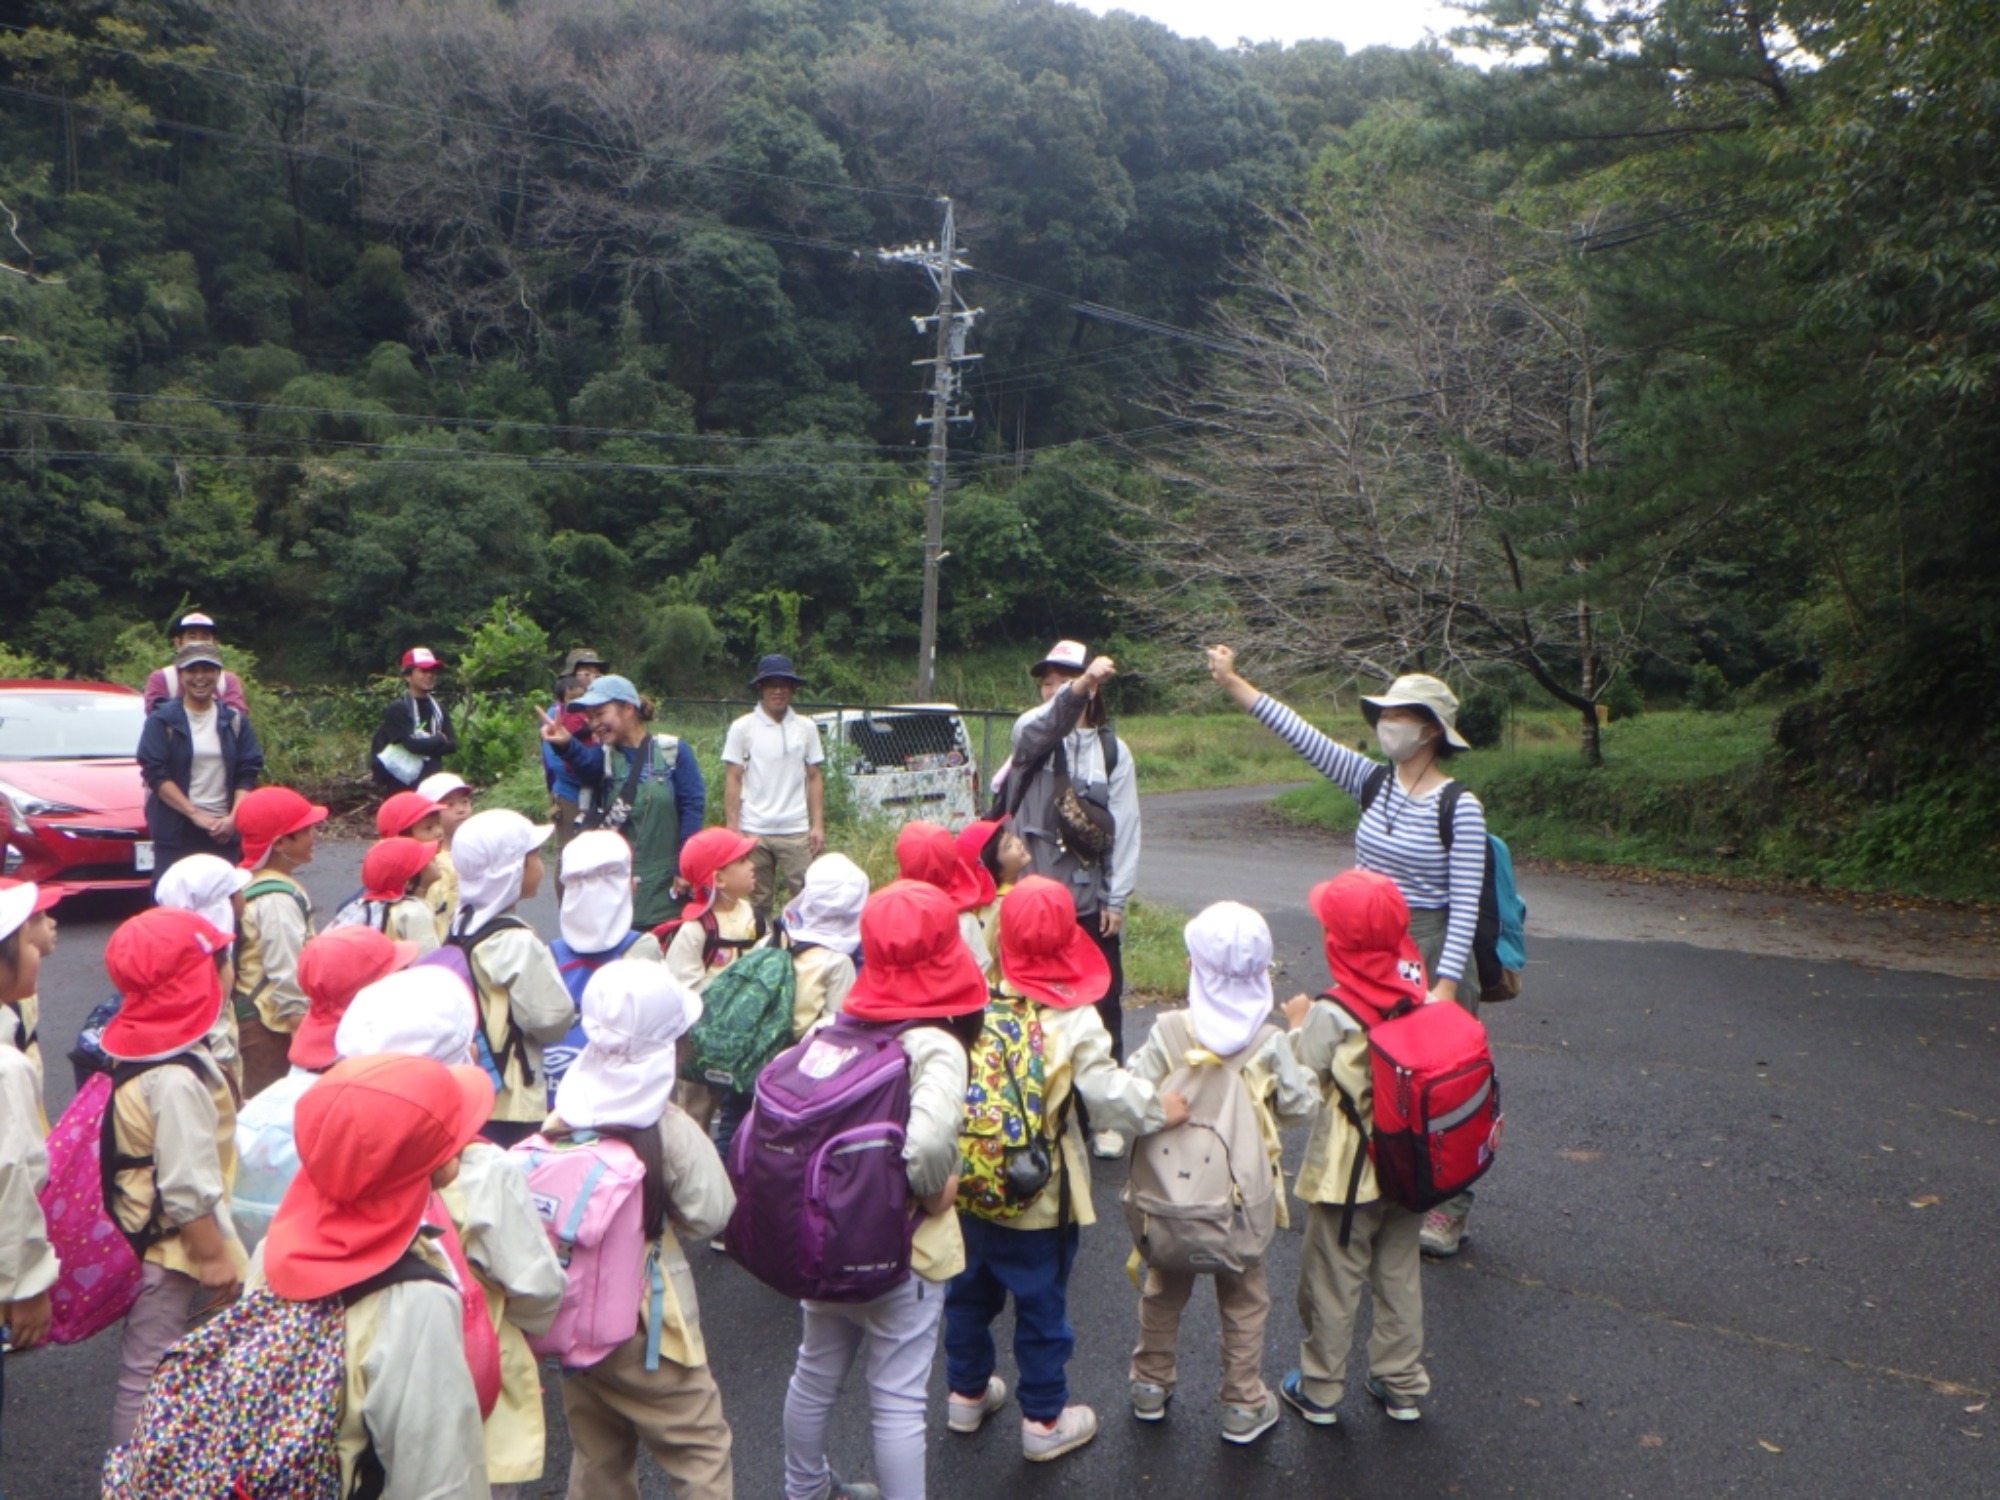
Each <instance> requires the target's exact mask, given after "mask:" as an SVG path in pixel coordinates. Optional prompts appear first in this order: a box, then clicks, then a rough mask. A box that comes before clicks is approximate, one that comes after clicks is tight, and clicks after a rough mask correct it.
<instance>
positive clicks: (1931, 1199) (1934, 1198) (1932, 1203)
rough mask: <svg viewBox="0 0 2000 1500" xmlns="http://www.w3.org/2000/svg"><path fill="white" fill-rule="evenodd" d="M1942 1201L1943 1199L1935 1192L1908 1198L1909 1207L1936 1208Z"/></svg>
mask: <svg viewBox="0 0 2000 1500" xmlns="http://www.w3.org/2000/svg"><path fill="white" fill-rule="evenodd" d="M1942 1202H1944V1199H1942V1198H1940V1197H1939V1196H1938V1195H1937V1194H1936V1193H1925V1194H1924V1195H1923V1197H1921V1198H1912V1199H1911V1200H1910V1207H1912V1208H1936V1207H1937V1206H1938V1205H1939V1204H1940V1203H1942Z"/></svg>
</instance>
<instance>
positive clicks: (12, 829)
mask: <svg viewBox="0 0 2000 1500" xmlns="http://www.w3.org/2000/svg"><path fill="white" fill-rule="evenodd" d="M145 722H146V715H145V709H144V706H143V704H142V703H141V701H140V697H139V694H137V693H136V692H134V691H133V690H132V689H131V688H128V687H120V686H118V685H117V684H116V683H110V682H40V681H24V680H20V679H10V680H0V798H4V799H5V801H6V804H7V857H6V870H7V873H8V874H9V875H13V876H16V877H18V878H19V879H22V880H36V881H45V882H46V881H59V882H61V883H62V884H64V885H70V886H88V887H90V888H91V889H93V890H112V891H115V890H143V889H145V888H146V886H148V885H149V884H150V883H151V882H152V878H153V845H152V843H151V841H150V840H148V839H147V837H146V788H145V785H144V783H143V782H141V781H140V779H139V762H138V761H137V760H136V759H135V758H134V756H135V754H136V752H137V751H138V748H139V731H140V729H141V728H142V727H143V726H144V724H145Z"/></svg>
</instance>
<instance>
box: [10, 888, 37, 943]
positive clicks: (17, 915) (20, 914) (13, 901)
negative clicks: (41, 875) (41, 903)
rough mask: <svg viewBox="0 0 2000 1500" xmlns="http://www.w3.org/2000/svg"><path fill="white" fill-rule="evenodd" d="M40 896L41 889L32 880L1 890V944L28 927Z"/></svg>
mask: <svg viewBox="0 0 2000 1500" xmlns="http://www.w3.org/2000/svg"><path fill="white" fill-rule="evenodd" d="M40 896H41V887H40V886H38V885H36V884H35V883H34V881H32V880H24V881H22V882H21V883H20V884H19V885H10V886H7V887H6V888H5V889H0V942H4V941H6V940H7V939H8V938H10V937H12V936H13V935H14V934H15V933H17V932H19V931H20V930H21V929H22V928H23V927H24V926H26V925H27V921H28V918H30V917H32V916H33V915H34V914H35V902H36V900H37V899H38V898H39V897H40Z"/></svg>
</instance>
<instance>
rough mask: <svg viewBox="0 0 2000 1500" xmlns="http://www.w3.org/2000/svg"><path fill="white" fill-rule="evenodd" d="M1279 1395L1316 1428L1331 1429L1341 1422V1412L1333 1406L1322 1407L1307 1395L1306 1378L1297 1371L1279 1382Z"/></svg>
mask: <svg viewBox="0 0 2000 1500" xmlns="http://www.w3.org/2000/svg"><path fill="white" fill-rule="evenodd" d="M1278 1394H1279V1395H1280V1396H1283V1397H1284V1398H1285V1400H1286V1401H1287V1402H1289V1403H1290V1404H1291V1406H1292V1408H1293V1410H1295V1411H1297V1412H1298V1414H1299V1415H1300V1416H1302V1417H1304V1418H1305V1419H1306V1420H1307V1421H1308V1422H1310V1423H1312V1424H1313V1426H1315V1427H1331V1426H1333V1425H1334V1424H1335V1423H1336V1422H1338V1421H1339V1420H1340V1413H1339V1412H1337V1411H1335V1410H1334V1409H1333V1408H1332V1407H1331V1406H1321V1405H1320V1404H1319V1403H1318V1402H1317V1401H1315V1400H1313V1398H1312V1397H1310V1396H1308V1395H1307V1394H1306V1378H1305V1376H1304V1375H1302V1374H1300V1373H1299V1372H1298V1371H1297V1370H1291V1371H1288V1372H1287V1373H1286V1375H1285V1378H1284V1379H1283V1380H1281V1381H1279V1382H1278Z"/></svg>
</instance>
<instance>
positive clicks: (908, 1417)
mask: <svg viewBox="0 0 2000 1500" xmlns="http://www.w3.org/2000/svg"><path fill="white" fill-rule="evenodd" d="M800 1309H801V1311H803V1313H804V1314H805V1331H804V1334H803V1335H802V1336H801V1338H800V1340H799V1362H798V1365H797V1366H796V1367H795V1368H794V1369H793V1371H792V1384H791V1389H790V1390H789V1391H787V1392H786V1395H785V1500H819V1497H820V1496H821V1495H822V1494H824V1493H825V1490H826V1483H827V1473H828V1467H827V1459H826V1430H827V1426H828V1424H829V1423H830V1422H831V1420H832V1417H833V1403H834V1401H835V1400H836V1399H837V1398H838V1397H839V1395H840V1387H841V1383H842V1382H843V1381H844V1380H846V1378H847V1372H848V1370H849V1369H851V1368H852V1367H853V1365H854V1361H855V1358H856V1356H858V1355H859V1354H860V1353H861V1352H862V1350H863V1348H864V1347H865V1348H866V1350H867V1353H868V1365H867V1369H868V1404H869V1407H870V1409H871V1410H872V1412H873V1414H874V1426H875V1483H876V1484H878V1485H880V1486H881V1488H882V1500H924V1443H925V1439H926V1432H925V1422H924V1407H925V1397H926V1394H927V1388H928V1387H929V1385H930V1379H931V1360H932V1358H933V1357H934V1356H935V1355H936V1353H937V1331H938V1317H939V1315H940V1314H941V1313H942V1312H943V1311H944V1288H943V1287H941V1286H938V1285H936V1284H935V1283H933V1282H928V1281H925V1280H923V1279H922V1278H921V1277H917V1276H912V1277H911V1278H910V1279H909V1280H908V1281H906V1282H904V1283H903V1284H902V1285H901V1286H899V1287H897V1288H896V1290H895V1291H893V1292H891V1293H889V1294H888V1295H887V1296H886V1297H878V1298H876V1299H875V1300H874V1301H873V1302H857V1303H842V1302H804V1303H801V1304H800Z"/></svg>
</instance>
